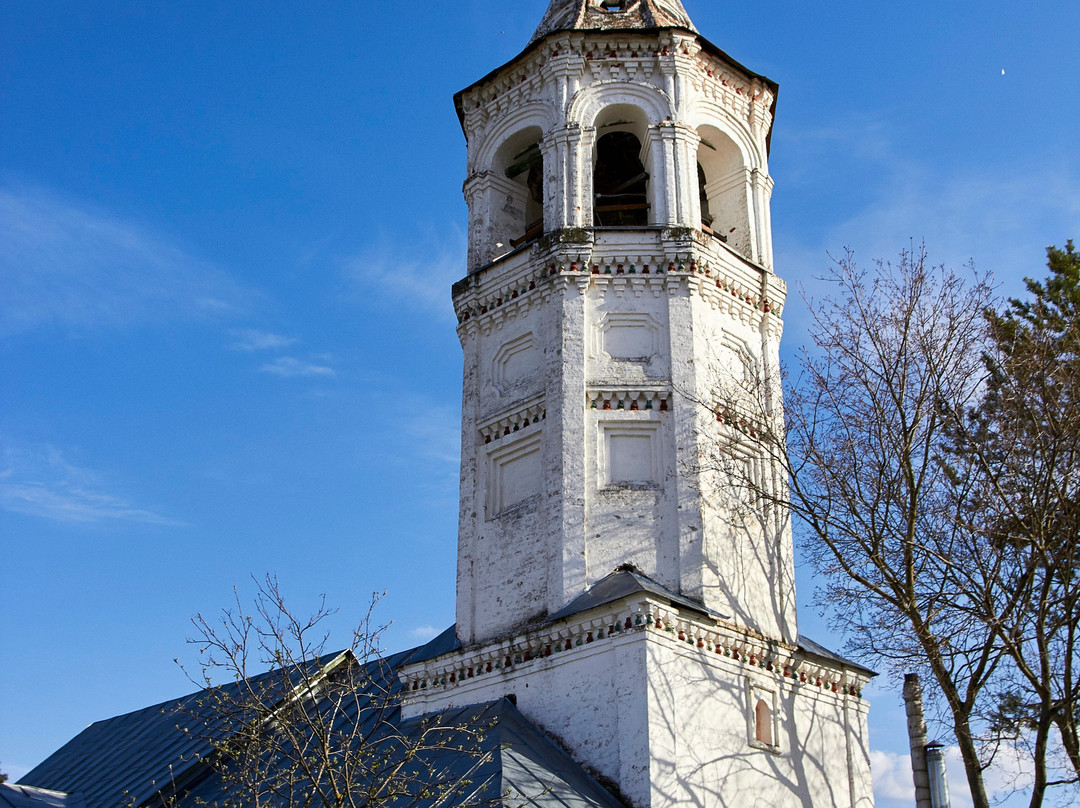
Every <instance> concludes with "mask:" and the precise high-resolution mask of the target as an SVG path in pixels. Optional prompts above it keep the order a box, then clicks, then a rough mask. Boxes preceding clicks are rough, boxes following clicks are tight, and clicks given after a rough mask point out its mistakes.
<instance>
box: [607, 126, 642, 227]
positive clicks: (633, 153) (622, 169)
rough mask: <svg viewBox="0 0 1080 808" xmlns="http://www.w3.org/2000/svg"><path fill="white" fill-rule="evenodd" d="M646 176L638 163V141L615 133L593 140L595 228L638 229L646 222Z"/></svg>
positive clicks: (630, 133) (623, 132) (639, 151)
mask: <svg viewBox="0 0 1080 808" xmlns="http://www.w3.org/2000/svg"><path fill="white" fill-rule="evenodd" d="M648 183H649V174H648V172H646V171H645V166H644V165H643V164H642V162H641V141H640V140H638V138H637V135H635V134H634V133H633V132H626V131H617V132H608V133H607V134H605V135H601V136H600V138H599V139H598V140H597V141H596V163H595V165H594V167H593V195H594V201H593V219H594V224H595V225H596V226H597V227H641V226H644V225H646V224H648V223H649V197H648Z"/></svg>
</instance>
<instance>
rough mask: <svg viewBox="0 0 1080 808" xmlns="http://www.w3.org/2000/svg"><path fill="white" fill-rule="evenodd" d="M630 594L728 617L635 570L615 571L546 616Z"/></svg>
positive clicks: (580, 609)
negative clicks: (649, 596) (647, 596)
mask: <svg viewBox="0 0 1080 808" xmlns="http://www.w3.org/2000/svg"><path fill="white" fill-rule="evenodd" d="M631 595H652V596H653V597H655V598H659V599H661V600H665V601H667V602H668V603H670V604H671V605H672V606H681V607H682V608H684V609H688V610H690V611H693V612H697V613H698V614H702V615H706V616H708V617H712V618H714V619H717V620H723V619H725V618H727V617H728V616H729V615H726V614H721V613H720V612H714V611H713V610H712V609H708V608H706V607H705V606H704V605H702V604H701V603H698V602H697V601H694V600H691V599H690V598H688V597H685V596H683V595H680V594H678V593H676V592H672V591H671V590H670V589H667V588H666V587H663V586H661V585H660V584H658V583H657V582H656V581H654V580H652V579H651V578H648V577H646V576H645V575H642V574H641V573H640V572H637V571H636V570H631V569H626V568H620V569H617V570H615V572H613V573H611V574H610V575H607V576H605V577H603V578H601V579H600V580H599V581H597V582H596V583H595V584H593V585H592V586H591V587H589V588H588V589H587V590H585V591H584V592H583V593H582V594H580V595H578V596H577V597H576V598H574V599H573V600H572V601H570V602H569V603H567V604H566V605H565V606H563V607H562V608H561V609H559V611H557V612H555V614H553V615H551V616H550V617H548V620H549V621H555V620H561V619H562V618H564V617H570V616H571V615H575V614H581V613H582V612H585V611H588V610H589V609H595V608H597V607H599V606H606V605H607V604H609V603H614V602H615V601H617V600H621V599H622V598H626V597H630V596H631Z"/></svg>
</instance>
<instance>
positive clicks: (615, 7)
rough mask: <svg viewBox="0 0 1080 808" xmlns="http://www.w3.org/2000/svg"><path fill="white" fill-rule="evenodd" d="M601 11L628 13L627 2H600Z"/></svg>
mask: <svg viewBox="0 0 1080 808" xmlns="http://www.w3.org/2000/svg"><path fill="white" fill-rule="evenodd" d="M599 5H600V10H601V11H626V0H600V3H599Z"/></svg>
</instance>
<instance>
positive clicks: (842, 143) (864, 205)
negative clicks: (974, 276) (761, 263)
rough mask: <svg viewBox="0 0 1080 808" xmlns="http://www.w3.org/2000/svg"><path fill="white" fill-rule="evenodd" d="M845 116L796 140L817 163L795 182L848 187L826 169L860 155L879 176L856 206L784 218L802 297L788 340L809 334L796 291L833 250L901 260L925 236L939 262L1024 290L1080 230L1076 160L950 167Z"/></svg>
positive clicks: (781, 238) (793, 310)
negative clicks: (794, 225)
mask: <svg viewBox="0 0 1080 808" xmlns="http://www.w3.org/2000/svg"><path fill="white" fill-rule="evenodd" d="M847 124H848V125H845V126H842V127H837V128H834V129H829V130H824V131H821V132H818V133H807V134H804V135H803V137H802V139H801V140H800V141H799V143H798V144H797V145H798V146H799V147H800V148H802V149H803V150H804V151H805V152H806V156H807V159H806V160H805V161H803V162H805V163H806V165H808V166H811V167H810V168H805V169H803V171H805V172H806V174H807V176H805V177H799V178H797V179H796V182H795V184H796V185H797V186H799V187H798V189H797V192H798V193H800V194H803V195H806V197H807V198H808V199H809V198H812V197H813V195H814V194H815V193H823V192H825V193H827V192H829V190H830V189H835V188H838V187H840V186H839V185H838V184H837V183H836V181H835V179H834V178H827V177H824V176H822V173H821V172H824V171H835V170H836V167H837V166H843V165H849V164H853V162H852V161H855V162H856V163H857V164H858V166H859V167H860V170H859V176H861V177H870V178H872V181H870V182H866V183H864V184H862V185H860V186H859V190H858V192H857V193H855V194H853V197H852V200H851V207H850V213H849V215H847V216H844V217H842V218H836V219H822V221H821V226H820V227H818V228H817V229H805V230H804V231H803V232H804V233H806V234H809V235H803V236H802V238H793V237H792V234H791V233H790V232H786V231H785V230H784V229H783V224H782V222H780V221H779V220H777V231H776V239H777V241H776V248H777V255H776V271H777V273H778V274H779V275H780V276H781V277H783V278H784V279H786V280H787V281H788V282H789V284H791V286H792V295H791V297H792V298H793V299H792V300H790V301H789V304H792V303H793V304H794V305H789V306H788V307H787V309H786V310H785V312H784V315H785V318H784V319H785V323H786V331H787V332H788V334H789V335H790V339H789V340H788V344H789V345H791V344H795V343H801V342H804V341H805V332H804V329H805V326H806V323H805V320H804V313H803V310H802V309H803V307H802V305H801V303H799V302H798V301H797V293H798V290H799V289H800V288H806V289H807V291H808V292H810V293H811V294H812V293H813V292H814V291H815V286H816V284H815V278H816V277H819V276H821V275H822V274H824V270H825V269H826V267H827V266H828V263H829V260H830V259H829V254H831V255H834V256H839V255H842V254H843V251H844V248H846V247H850V248H852V249H853V251H854V255H855V260H856V261H857V262H858V263H859V264H860V265H862V266H864V267H867V268H870V267H872V266H873V260H874V259H883V260H886V261H894V262H895V261H896V259H897V258H898V256H899V253H900V251H901V250H904V249H910V248H915V249H918V248H919V246H920V244H922V243H925V245H926V248H927V258H928V260H929V261H930V263H931V264H934V265H937V264H945V265H947V266H949V267H951V268H953V269H955V270H962V269H963V267H964V266H965V265H967V264H969V263H973V264H974V265H975V267H976V269H977V270H980V271H990V272H992V273H993V274H994V276H995V278H996V279H997V281H998V282H999V284H1001V288H1002V291H1003V293H1004V294H1007V295H1008V294H1021V293H1022V292H1023V286H1022V284H1021V278H1022V277H1024V276H1028V277H1038V276H1040V275H1041V274H1044V272H1045V248H1046V246H1047V245H1049V244H1062V243H1064V241H1065V239H1066V238H1069V237H1071V236H1072V235H1073V234H1075V233H1076V232H1077V231H1078V230H1080V176H1076V174H1075V169H1073V168H1070V167H1069V166H1062V165H1058V164H1057V163H1056V162H1055V163H1054V164H1043V165H1040V164H1039V163H1038V161H1037V159H1035V158H1033V159H1032V160H1030V161H1028V162H1027V163H1025V164H1024V165H1023V166H1016V165H1011V164H1007V165H1000V166H979V167H972V166H956V167H949V169H948V170H944V171H943V170H940V168H937V167H931V165H930V164H929V162H927V161H926V160H924V159H922V158H921V156H919V155H914V154H910V153H908V152H906V151H905V148H904V145H903V144H900V143H896V142H893V141H891V140H890V139H889V133H888V131H887V129H885V128H883V127H882V126H881V125H880V123H879V122H875V121H873V120H863V119H855V120H851V121H848V122H847ZM815 188H817V189H818V190H816V191H815Z"/></svg>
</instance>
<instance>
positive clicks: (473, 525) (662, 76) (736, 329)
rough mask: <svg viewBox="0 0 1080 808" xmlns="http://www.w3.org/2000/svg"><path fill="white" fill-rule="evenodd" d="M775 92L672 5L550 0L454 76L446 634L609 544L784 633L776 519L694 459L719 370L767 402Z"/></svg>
mask: <svg viewBox="0 0 1080 808" xmlns="http://www.w3.org/2000/svg"><path fill="white" fill-rule="evenodd" d="M775 98H776V85H775V84H773V83H772V82H771V81H769V80H768V79H765V78H763V77H761V76H758V75H756V74H754V73H751V72H750V71H748V70H746V69H745V68H743V67H742V66H740V65H738V64H737V63H735V62H733V61H732V60H731V59H730V58H728V57H727V56H726V55H725V54H723V53H722V52H721V51H719V50H718V49H717V48H715V47H714V46H712V45H710V44H709V43H708V42H706V41H705V40H704V39H702V38H701V37H700V36H699V35H698V34H697V33H696V32H695V30H694V28H693V25H692V23H691V22H690V19H689V18H688V17H687V15H686V12H685V10H684V9H683V7H682V4H681V3H680V2H678V0H675V1H674V2H663V3H661V2H649V1H648V0H643V1H642V2H625V3H619V2H614V3H602V2H595V0H593V2H586V1H585V0H576V1H575V2H552V3H551V6H550V8H549V10H548V12H547V14H546V15H545V17H544V20H543V22H542V23H541V25H540V28H539V30H538V31H537V33H536V36H535V37H534V38H533V41H532V44H530V46H529V47H528V48H527V49H526V50H525V52H524V53H522V54H521V55H520V56H519V57H518V58H517V59H515V60H514V61H512V62H510V63H509V64H507V65H505V66H503V67H501V68H499V69H498V70H496V71H495V72H494V73H492V74H491V75H489V76H488V77H487V78H485V79H483V80H481V81H480V82H478V83H477V84H474V85H473V86H472V87H469V88H468V89H466V90H464V91H463V92H461V93H460V94H458V96H457V98H456V101H457V106H458V111H459V114H460V116H461V120H462V125H463V128H464V130H465V135H466V138H467V140H468V145H469V159H468V178H467V180H466V182H465V195H466V198H467V200H468V203H469V275H468V277H467V278H465V279H464V280H463V281H461V282H460V283H458V284H457V285H456V286H455V288H454V305H455V307H456V309H457V314H458V319H459V321H460V327H459V329H458V333H459V335H460V338H461V343H462V347H463V349H464V353H465V376H464V380H465V384H464V399H463V413H464V415H463V423H462V461H461V468H462V471H461V521H460V538H459V551H458V600H457V604H458V606H457V611H458V632H459V635H460V636H461V638H462V641H463V642H478V641H482V640H487V639H491V638H494V637H497V636H500V635H503V634H506V633H507V632H509V631H511V630H512V629H514V628H516V627H520V626H522V625H526V624H527V623H528V622H529V621H533V620H537V619H543V618H544V617H545V616H546V615H548V614H551V613H554V612H555V611H556V610H557V609H559V608H561V607H562V606H563V605H565V604H566V603H567V602H568V601H570V600H571V599H572V598H574V597H575V596H576V595H578V594H580V593H581V592H583V591H584V590H585V589H586V588H587V587H589V586H590V585H591V584H593V583H595V582H596V581H597V580H598V579H600V578H602V577H603V576H605V575H607V574H609V573H610V572H611V571H612V570H613V569H614V568H615V567H616V566H618V565H620V564H632V565H634V566H635V567H636V568H637V569H639V570H641V571H642V572H644V573H645V574H646V575H647V576H649V577H650V578H653V579H654V580H656V581H658V582H659V583H661V584H663V585H664V586H666V587H669V588H671V589H672V590H674V591H676V592H678V593H680V594H683V595H685V596H687V597H689V598H692V599H694V600H696V601H699V602H701V603H702V604H704V605H705V606H707V607H708V608H710V609H713V610H715V611H718V612H720V613H723V614H727V615H731V616H732V618H733V619H734V620H735V621H737V622H738V623H740V624H741V625H745V626H747V627H749V628H751V629H754V630H756V631H758V632H760V633H762V634H764V635H767V636H770V637H776V638H780V639H785V640H794V638H795V637H796V636H797V629H796V621H795V602H794V584H793V566H792V553H791V537H790V531H789V529H788V527H787V523H786V520H785V519H783V518H782V517H781V515H779V514H769V515H765V516H764V517H763V516H762V515H760V514H758V515H755V516H754V517H753V518H746V517H745V516H744V515H741V514H740V513H739V512H738V511H739V509H738V508H737V507H735V506H734V504H733V503H732V502H731V501H730V500H731V497H725V496H724V491H723V488H724V485H723V483H722V481H720V480H718V479H717V478H716V477H715V475H711V474H709V473H707V472H703V471H702V468H703V466H705V465H707V463H706V462H705V458H706V457H708V456H709V454H710V452H712V451H713V450H714V447H715V445H716V441H717V440H718V435H717V429H718V425H717V423H716V420H715V417H713V416H712V415H711V413H710V408H709V407H708V406H705V405H706V404H707V403H708V402H710V399H711V398H712V397H715V396H716V394H717V390H718V389H719V388H720V387H722V386H724V385H729V386H730V384H731V383H733V381H734V380H737V382H738V383H739V384H746V383H751V384H752V386H753V388H754V390H755V391H756V392H755V394H757V395H761V396H765V397H768V398H769V400H768V401H762V402H758V403H757V404H758V406H755V409H762V410H764V411H765V412H768V413H771V414H772V415H773V416H774V417H776V418H777V419H779V418H780V401H779V396H778V393H777V392H776V390H777V384H776V380H777V377H778V365H777V362H778V360H777V346H778V343H779V339H780V332H781V328H782V323H781V320H780V314H781V311H782V308H783V304H784V298H785V286H784V284H783V282H782V281H781V280H780V279H779V278H777V277H776V275H774V274H773V272H772V241H771V235H770V226H769V197H770V193H771V189H772V181H771V179H770V178H769V174H768V139H769V128H770V125H771V123H772V111H773V103H774V100H775ZM746 462H747V463H751V464H752V463H757V462H759V461H754V460H751V459H747V460H746ZM759 465H760V463H759ZM752 473H753V474H754V475H755V477H756V478H759V479H762V480H771V479H772V478H773V477H775V476H776V472H775V471H774V470H773V469H771V468H764V467H762V468H756V469H753V470H752Z"/></svg>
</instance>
